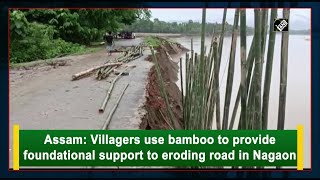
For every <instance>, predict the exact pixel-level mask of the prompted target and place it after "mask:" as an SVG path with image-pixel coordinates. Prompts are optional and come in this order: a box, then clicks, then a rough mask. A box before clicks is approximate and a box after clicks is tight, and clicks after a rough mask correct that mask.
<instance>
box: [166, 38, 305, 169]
mask: <svg viewBox="0 0 320 180" xmlns="http://www.w3.org/2000/svg"><path fill="white" fill-rule="evenodd" d="M192 38H193V47H194V50H195V52H198V53H199V52H200V42H201V38H200V37H199V36H198V37H192ZM252 38H253V36H248V38H247V51H249V49H250V45H251V41H252ZM171 39H172V40H174V41H176V42H178V43H180V44H182V45H183V46H185V47H186V48H188V49H190V47H191V37H179V38H171ZM267 40H268V39H267ZM210 41H211V39H210V38H209V37H207V38H206V41H205V45H206V46H207V51H208V48H209V46H210ZM266 46H267V45H266ZM280 47H281V34H277V36H276V43H275V51H274V61H273V69H272V77H271V78H272V79H271V88H270V99H269V121H268V122H269V123H268V129H276V128H277V119H278V105H279V89H280V87H279V84H280V55H281V48H280ZM230 49H231V37H225V39H224V43H223V52H222V59H221V66H220V80H219V82H220V105H221V107H220V110H222V109H223V106H224V99H225V90H226V81H227V73H228V72H227V71H228V59H229V54H230ZM266 49H267V48H266ZM266 54H267V50H266V53H265V55H266ZM182 58H183V59H185V55H183V56H182ZM183 62H184V61H183ZM265 65H266V63H264V68H263V77H262V84H261V85H262V88H263V85H264V74H265V72H264V70H265ZM179 66H180V64H179ZM182 67H183V74H185V64H184V63H183V64H182ZM184 78H185V77H183V82H185V80H184ZM177 85H178V86H179V88H181V81H180V76H179V80H178V81H177ZM239 85H240V38H239V37H238V38H237V50H236V61H235V73H234V81H233V91H232V98H231V104H230V108H231V109H232V110H233V107H234V103H235V100H236V96H237V90H238V88H239ZM184 86H185V84H184ZM184 89H185V88H184ZM240 109H241V108H240V105H239V108H238V113H237V117H236V122H235V127H236V126H237V124H238V120H239V115H240V113H239V112H240ZM222 115H223V112H221V118H222ZM231 115H232V112H230V114H229V117H231ZM285 117H286V119H285V129H296V128H297V125H300V124H301V125H303V126H304V138H305V141H304V145H305V146H304V156H305V158H304V159H305V160H304V167H305V168H310V167H311V165H310V158H311V156H310V155H311V152H310V145H311V143H310V141H311V138H310V137H311V136H310V135H311V131H310V127H311V41H310V36H306V35H290V36H289V59H288V79H287V103H286V116H285ZM213 126H214V127H216V125H215V124H213Z"/></svg>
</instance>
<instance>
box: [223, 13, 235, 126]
mask: <svg viewBox="0 0 320 180" xmlns="http://www.w3.org/2000/svg"><path fill="white" fill-rule="evenodd" d="M238 22H239V9H237V10H236V12H235V15H234V24H233V34H232V42H231V52H230V57H229V58H230V61H229V68H228V77H227V88H226V96H225V105H224V113H223V122H222V128H223V129H228V118H229V106H230V100H231V95H232V84H233V75H234V63H235V55H236V45H237V34H238Z"/></svg>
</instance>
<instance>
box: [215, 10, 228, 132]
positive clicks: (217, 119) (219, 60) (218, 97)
mask: <svg viewBox="0 0 320 180" xmlns="http://www.w3.org/2000/svg"><path fill="white" fill-rule="evenodd" d="M226 18H227V8H224V10H223V18H222V29H221V33H220V38H219V47H218V53H219V54H218V58H217V60H216V61H217V63H216V64H217V68H216V72H215V73H217V74H218V76H217V78H216V79H215V89H216V93H215V95H216V124H217V129H218V130H220V129H221V121H220V92H219V87H220V85H219V73H220V64H221V56H222V49H223V39H224V31H225V24H226Z"/></svg>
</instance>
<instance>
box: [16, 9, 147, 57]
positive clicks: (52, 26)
mask: <svg viewBox="0 0 320 180" xmlns="http://www.w3.org/2000/svg"><path fill="white" fill-rule="evenodd" d="M150 15H151V14H150V11H149V10H144V9H130V10H117V9H101V10H99V9H97V10H88V9H75V10H73V9H51V10H41V9H30V10H11V11H10V62H11V63H20V62H28V61H31V60H36V59H47V58H53V57H56V56H58V55H61V54H68V53H73V52H78V51H81V50H83V49H84V45H88V44H90V42H93V41H99V40H102V35H103V34H104V33H106V32H107V31H112V32H115V31H118V30H119V29H121V28H123V27H124V26H125V25H131V24H132V23H134V22H135V21H136V20H137V19H149V18H150Z"/></svg>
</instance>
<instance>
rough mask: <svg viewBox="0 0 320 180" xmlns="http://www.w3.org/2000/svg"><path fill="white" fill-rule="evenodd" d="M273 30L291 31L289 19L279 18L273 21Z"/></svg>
mask: <svg viewBox="0 0 320 180" xmlns="http://www.w3.org/2000/svg"><path fill="white" fill-rule="evenodd" d="M273 31H276V32H288V31H289V19H284V18H278V19H275V20H274V22H273Z"/></svg>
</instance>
